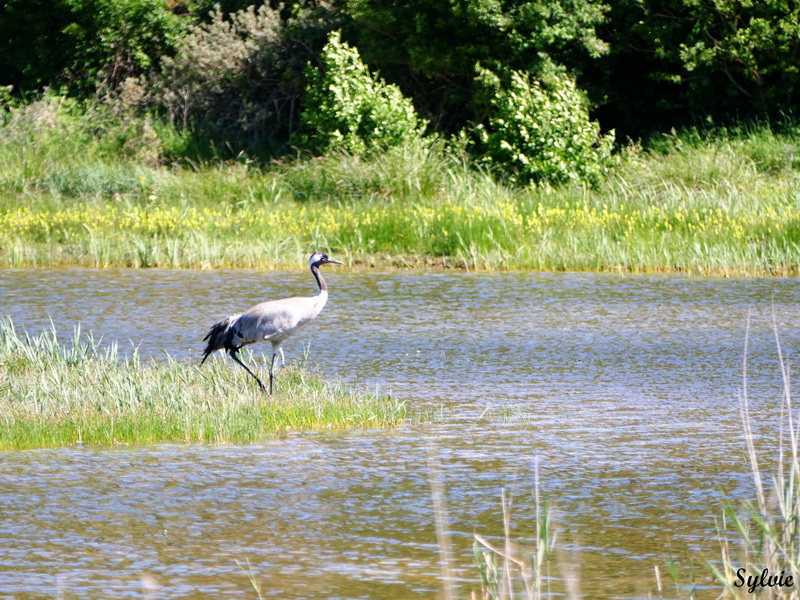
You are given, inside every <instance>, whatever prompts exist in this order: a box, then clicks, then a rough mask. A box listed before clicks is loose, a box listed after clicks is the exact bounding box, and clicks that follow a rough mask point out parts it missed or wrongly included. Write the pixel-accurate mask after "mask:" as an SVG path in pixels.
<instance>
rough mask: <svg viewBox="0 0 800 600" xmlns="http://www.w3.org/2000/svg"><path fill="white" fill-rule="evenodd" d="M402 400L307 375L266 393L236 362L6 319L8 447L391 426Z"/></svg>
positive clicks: (3, 394)
mask: <svg viewBox="0 0 800 600" xmlns="http://www.w3.org/2000/svg"><path fill="white" fill-rule="evenodd" d="M404 416H405V408H404V405H403V403H402V402H400V401H398V400H396V399H394V398H392V397H390V396H388V395H382V394H378V393H366V392H365V393H362V392H354V391H352V390H349V389H348V388H347V387H345V386H344V385H342V384H338V383H329V382H326V381H324V380H323V379H321V378H320V377H319V376H317V375H315V374H312V373H309V372H307V371H305V370H303V369H299V368H292V367H288V368H286V369H283V370H280V371H279V372H278V373H277V375H276V389H275V396H274V397H272V398H270V397H268V396H267V395H265V394H264V393H263V392H261V391H260V390H259V389H258V387H257V386H256V385H254V382H253V381H252V379H251V378H250V376H249V375H247V374H246V373H245V372H244V370H243V369H241V368H239V367H237V365H235V364H233V363H232V362H230V361H226V360H213V359H212V360H210V361H207V362H206V364H205V365H203V367H202V368H199V367H198V366H197V365H196V364H189V363H184V362H178V361H175V360H172V359H169V358H167V359H166V360H165V361H161V362H145V361H142V360H141V359H140V358H139V357H138V356H136V355H134V356H133V357H131V358H129V359H128V358H122V357H120V356H119V355H118V352H117V349H116V347H115V346H113V345H111V346H107V347H101V346H100V344H98V342H97V341H96V340H94V339H93V338H92V337H91V336H88V337H87V336H81V335H80V332H79V331H77V330H76V331H75V334H74V339H73V341H72V343H70V344H61V343H59V342H58V341H57V339H56V334H55V331H50V332H46V333H43V334H41V335H38V336H35V337H31V336H28V335H26V334H19V333H17V332H16V331H15V329H14V327H13V324H12V323H11V322H10V321H9V320H0V450H3V449H22V448H41V447H52V446H63V445H69V444H75V443H80V442H83V443H92V444H139V443H150V442H162V441H181V442H192V441H197V442H212V443H216V442H247V441H256V440H261V439H264V438H265V437H268V436H274V435H278V434H281V433H285V432H287V431H290V430H293V431H307V430H338V429H351V428H379V427H391V426H395V425H397V424H399V423H400V422H401V421H402V420H403V418H404Z"/></svg>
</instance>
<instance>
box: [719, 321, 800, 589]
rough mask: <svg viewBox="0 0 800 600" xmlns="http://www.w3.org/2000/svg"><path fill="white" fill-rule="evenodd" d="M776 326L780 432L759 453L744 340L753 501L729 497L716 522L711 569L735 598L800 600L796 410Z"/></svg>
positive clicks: (744, 413)
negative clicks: (769, 470) (716, 550)
mask: <svg viewBox="0 0 800 600" xmlns="http://www.w3.org/2000/svg"><path fill="white" fill-rule="evenodd" d="M774 330H775V342H776V345H777V350H778V359H779V363H780V366H781V374H782V380H783V390H782V395H781V401H780V406H779V408H778V411H777V414H776V415H775V417H777V418H776V421H777V423H778V424H779V433H778V435H777V438H776V437H775V436H774V434H770V435H768V436H767V439H768V441H769V446H770V447H769V451H768V453H765V452H763V451H762V452H759V450H758V446H759V445H760V444H759V437H761V436H759V435H758V434H757V433H756V432H755V431H754V427H753V425H754V422H755V421H754V419H753V417H752V416H751V413H750V399H749V396H748V391H747V353H748V350H747V342H745V351H744V367H743V373H744V381H743V386H742V394H741V403H740V409H741V410H740V412H741V420H742V429H743V434H744V440H745V444H746V446H747V454H748V457H749V461H750V468H751V470H752V473H753V483H754V486H755V501H750V502H745V503H738V504H735V503H734V502H732V501H728V502H727V503H726V504H725V506H724V509H723V513H722V516H721V518H720V520H719V521H718V523H717V532H718V536H719V541H720V556H721V560H720V561H718V562H715V563H712V564H711V569H712V572H713V573H714V575H715V576H716V578H717V580H718V581H719V583H720V584H721V585H722V586H723V588H724V589H725V590H726V591H727V592H728V594H729V595H730V596H731V597H733V598H754V597H758V598H767V599H773V598H775V599H777V598H782V599H788V600H797V598H800V591H799V590H800V579H799V578H800V414H798V413H797V412H796V409H795V408H794V407H793V406H792V397H791V387H790V378H789V369H788V366H787V364H786V361H785V359H784V356H783V351H782V349H781V343H780V339H779V336H778V330H777V326H775V329H774ZM748 332H749V322H748ZM771 424H774V421H772V422H771ZM767 461H772V462H774V464H775V466H774V471H773V474H772V476H771V477H765V475H764V472H763V465H764V464H765V463H766V462H767Z"/></svg>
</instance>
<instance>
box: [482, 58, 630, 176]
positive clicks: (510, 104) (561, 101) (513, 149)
mask: <svg viewBox="0 0 800 600" xmlns="http://www.w3.org/2000/svg"><path fill="white" fill-rule="evenodd" d="M479 78H480V81H481V83H482V84H483V85H484V86H485V87H486V88H487V89H488V90H490V91H492V92H493V96H492V98H491V99H490V105H491V107H492V109H493V114H492V115H491V117H490V118H489V122H488V124H487V125H479V126H478V127H477V135H478V141H477V142H476V143H474V144H473V148H474V149H476V150H478V151H479V152H480V153H481V154H482V156H481V160H482V161H483V162H484V163H485V164H486V165H487V166H488V167H489V168H491V169H492V170H494V171H498V172H500V173H501V174H503V175H505V176H506V177H507V178H508V179H509V180H511V181H514V182H520V183H527V182H531V181H534V182H551V183H566V182H569V181H588V182H590V183H597V182H599V181H600V180H601V178H602V177H603V176H604V175H605V173H606V172H607V170H608V167H609V166H610V162H611V150H612V146H613V143H614V134H613V132H611V133H609V134H607V135H601V134H600V126H599V125H598V124H597V123H596V122H594V121H591V120H590V119H589V111H588V108H587V106H586V98H585V96H584V94H583V93H582V92H581V91H580V90H579V89H578V88H577V86H576V85H575V82H574V81H573V80H572V78H571V77H569V76H568V75H566V74H563V73H553V74H551V75H550V76H549V77H548V79H547V81H546V82H540V81H538V80H532V79H531V78H530V77H529V76H528V75H526V74H523V73H519V72H517V71H512V72H511V79H510V84H509V85H508V87H507V88H504V87H502V86H501V84H500V82H499V79H498V78H497V77H496V76H494V75H493V74H492V73H490V72H489V71H486V70H482V71H481V72H480V75H479Z"/></svg>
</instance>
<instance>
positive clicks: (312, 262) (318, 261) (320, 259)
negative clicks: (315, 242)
mask: <svg viewBox="0 0 800 600" xmlns="http://www.w3.org/2000/svg"><path fill="white" fill-rule="evenodd" d="M328 263H331V264H334V265H343V264H344V263H340V262H339V261H338V260H333V259H332V258H331V257H330V256H328V255H327V254H325V253H324V252H320V251H319V250H317V251H316V252H314V254H312V255H311V258H309V259H308V266H309V267H314V266H317V267H319V266H322V265H327V264H328Z"/></svg>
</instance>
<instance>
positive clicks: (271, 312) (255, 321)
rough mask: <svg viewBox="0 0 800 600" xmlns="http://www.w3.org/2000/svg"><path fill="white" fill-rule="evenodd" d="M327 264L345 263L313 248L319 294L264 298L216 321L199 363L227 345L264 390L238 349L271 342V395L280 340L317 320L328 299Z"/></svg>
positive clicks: (310, 261) (311, 262)
mask: <svg viewBox="0 0 800 600" xmlns="http://www.w3.org/2000/svg"><path fill="white" fill-rule="evenodd" d="M326 264H334V265H341V264H343V263H341V262H339V261H338V260H333V259H332V258H330V257H329V256H328V255H327V254H325V253H324V252H319V251H317V252H314V254H312V255H311V258H309V259H308V267H309V268H310V269H311V274H312V275H313V276H314V279H316V280H317V286H319V292H318V293H317V295H316V296H309V297H302V298H282V299H281V300H270V301H268V302H262V303H261V304H256V305H255V306H254V307H252V308H250V309H248V310H246V311H245V312H243V313H238V314H235V315H228V316H227V317H225V318H223V319H222V320H221V321H219V322H217V323H214V325H212V326H211V329H209V331H208V334H206V337H204V338H203V341H204V342H205V341H206V340H208V344H207V345H206V348H205V350H204V351H203V360H202V361H200V364H201V365H202V364H203V363H204V362H206V359H207V358H208V357H209V355H210V354H211V353H212V352H214V351H215V350H219V349H225V351H227V352H228V354H230V356H231V358H232V359H233V360H235V361H236V362H237V363H239V364H240V365H242V366H243V367H244V369H245V371H247V372H248V373H250V375H252V376H253V377H255V379H256V381H257V382H258V385H259V387H260V388H261V389H262V390H263V391H267V388H266V387H265V386H264V383H263V382H262V381H261V379H259V378H258V376H257V375H256V374H255V373H253V372H252V371H251V370H250V369H249V368H248V366H247V365H246V364H244V363H243V362H242V361H241V360H240V359H239V357H238V356H237V353H238V352H239V350H241V349H242V348H243V347H244V346H247V345H248V344H254V343H256V342H270V343H271V344H272V361H271V362H270V365H269V394H270V396H271V395H272V382H273V380H274V378H275V376H274V372H273V369H274V367H275V357H276V356H277V354H278V352H280V353H281V357H283V349H282V348H281V344H282V343H283V342H284V340H286V338H288V337H289V336H290V335H292V334H293V333H294V332H295V331H297V329H298V328H300V327H302V326H303V325H305V324H306V323H308V322H310V321H312V320H314V318H315V317H316V316H317V315H318V314H319V313H320V311H321V310H322V307H323V306H325V302H327V301H328V285H327V284H326V283H325V279H324V278H323V277H322V274H321V273H320V272H319V268H320V266H322V265H326Z"/></svg>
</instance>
